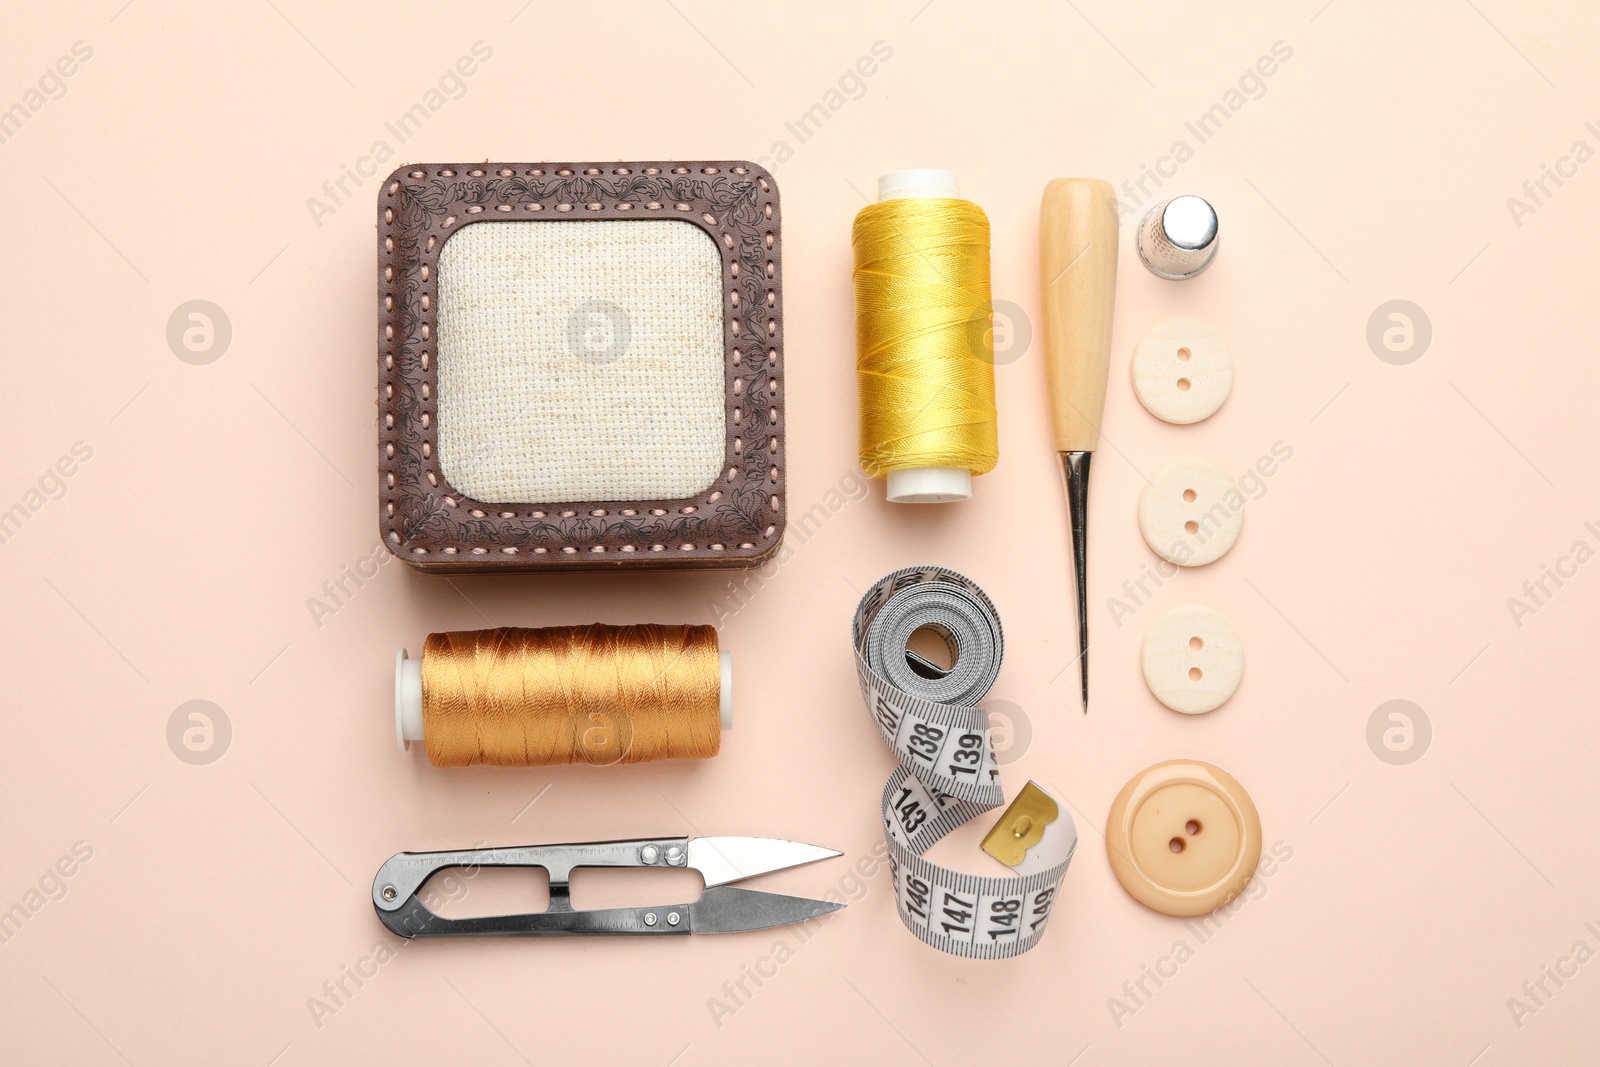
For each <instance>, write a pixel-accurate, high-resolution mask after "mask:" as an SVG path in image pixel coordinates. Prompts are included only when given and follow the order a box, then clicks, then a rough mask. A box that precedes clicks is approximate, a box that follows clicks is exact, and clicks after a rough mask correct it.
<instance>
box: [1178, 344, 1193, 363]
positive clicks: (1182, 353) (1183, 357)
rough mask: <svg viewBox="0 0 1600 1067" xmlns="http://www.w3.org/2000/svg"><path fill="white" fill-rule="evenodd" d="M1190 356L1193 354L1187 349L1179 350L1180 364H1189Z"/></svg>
mask: <svg viewBox="0 0 1600 1067" xmlns="http://www.w3.org/2000/svg"><path fill="white" fill-rule="evenodd" d="M1190 354H1191V353H1190V352H1189V350H1188V349H1187V348H1180V349H1178V360H1179V362H1181V363H1187V362H1189V356H1190Z"/></svg>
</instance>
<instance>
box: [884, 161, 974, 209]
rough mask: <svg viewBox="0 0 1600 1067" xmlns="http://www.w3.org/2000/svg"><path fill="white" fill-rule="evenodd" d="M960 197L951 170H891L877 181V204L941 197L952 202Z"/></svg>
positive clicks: (953, 172) (958, 188) (954, 174)
mask: <svg viewBox="0 0 1600 1067" xmlns="http://www.w3.org/2000/svg"><path fill="white" fill-rule="evenodd" d="M960 196H961V192H960V187H959V185H957V183H956V172H955V171H953V170H934V169H932V168H929V167H921V168H917V169H913V170H892V171H890V172H889V173H888V174H885V175H884V176H883V177H881V178H879V179H878V202H879V203H882V202H883V201H885V200H904V199H909V198H926V197H942V198H944V199H949V200H954V199H958V198H959V197H960Z"/></svg>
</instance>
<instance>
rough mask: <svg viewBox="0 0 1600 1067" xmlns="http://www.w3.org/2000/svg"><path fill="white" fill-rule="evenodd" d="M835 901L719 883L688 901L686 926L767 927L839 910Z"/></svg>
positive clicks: (722, 930) (721, 930)
mask: <svg viewBox="0 0 1600 1067" xmlns="http://www.w3.org/2000/svg"><path fill="white" fill-rule="evenodd" d="M842 907H844V902H843V901H840V902H839V903H837V904H833V903H830V902H828V901H826V900H812V899H810V898H808V897H786V896H783V895H782V894H779V893H763V892H760V891H759V890H755V889H738V888H735V887H733V886H720V887H718V888H715V889H707V890H706V891H705V892H704V893H703V894H701V896H700V899H699V900H697V901H695V902H694V903H693V904H690V905H689V929H691V930H693V931H694V932H695V933H697V934H738V933H744V932H745V931H747V930H770V929H771V928H772V927H774V926H788V925H789V924H791V923H799V922H805V921H806V920H807V919H815V918H817V917H818V916H820V915H827V914H828V913H830V912H835V911H838V910H839V909H840V908H842Z"/></svg>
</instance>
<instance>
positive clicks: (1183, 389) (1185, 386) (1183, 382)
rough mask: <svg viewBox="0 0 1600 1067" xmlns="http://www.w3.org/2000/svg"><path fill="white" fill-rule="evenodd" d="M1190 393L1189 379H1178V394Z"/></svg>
mask: <svg viewBox="0 0 1600 1067" xmlns="http://www.w3.org/2000/svg"><path fill="white" fill-rule="evenodd" d="M1188 391H1189V379H1187V378H1179V379H1178V392H1180V393H1187V392H1188Z"/></svg>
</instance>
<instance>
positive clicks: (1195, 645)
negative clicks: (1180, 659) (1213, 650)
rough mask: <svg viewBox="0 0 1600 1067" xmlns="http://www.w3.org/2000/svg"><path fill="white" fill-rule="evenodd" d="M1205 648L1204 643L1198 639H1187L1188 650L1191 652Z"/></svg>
mask: <svg viewBox="0 0 1600 1067" xmlns="http://www.w3.org/2000/svg"><path fill="white" fill-rule="evenodd" d="M1205 647H1206V643H1205V642H1204V641H1203V640H1201V639H1200V638H1199V637H1191V638H1189V648H1190V650H1191V651H1194V652H1199V651H1200V650H1201V649H1202V648H1205Z"/></svg>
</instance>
